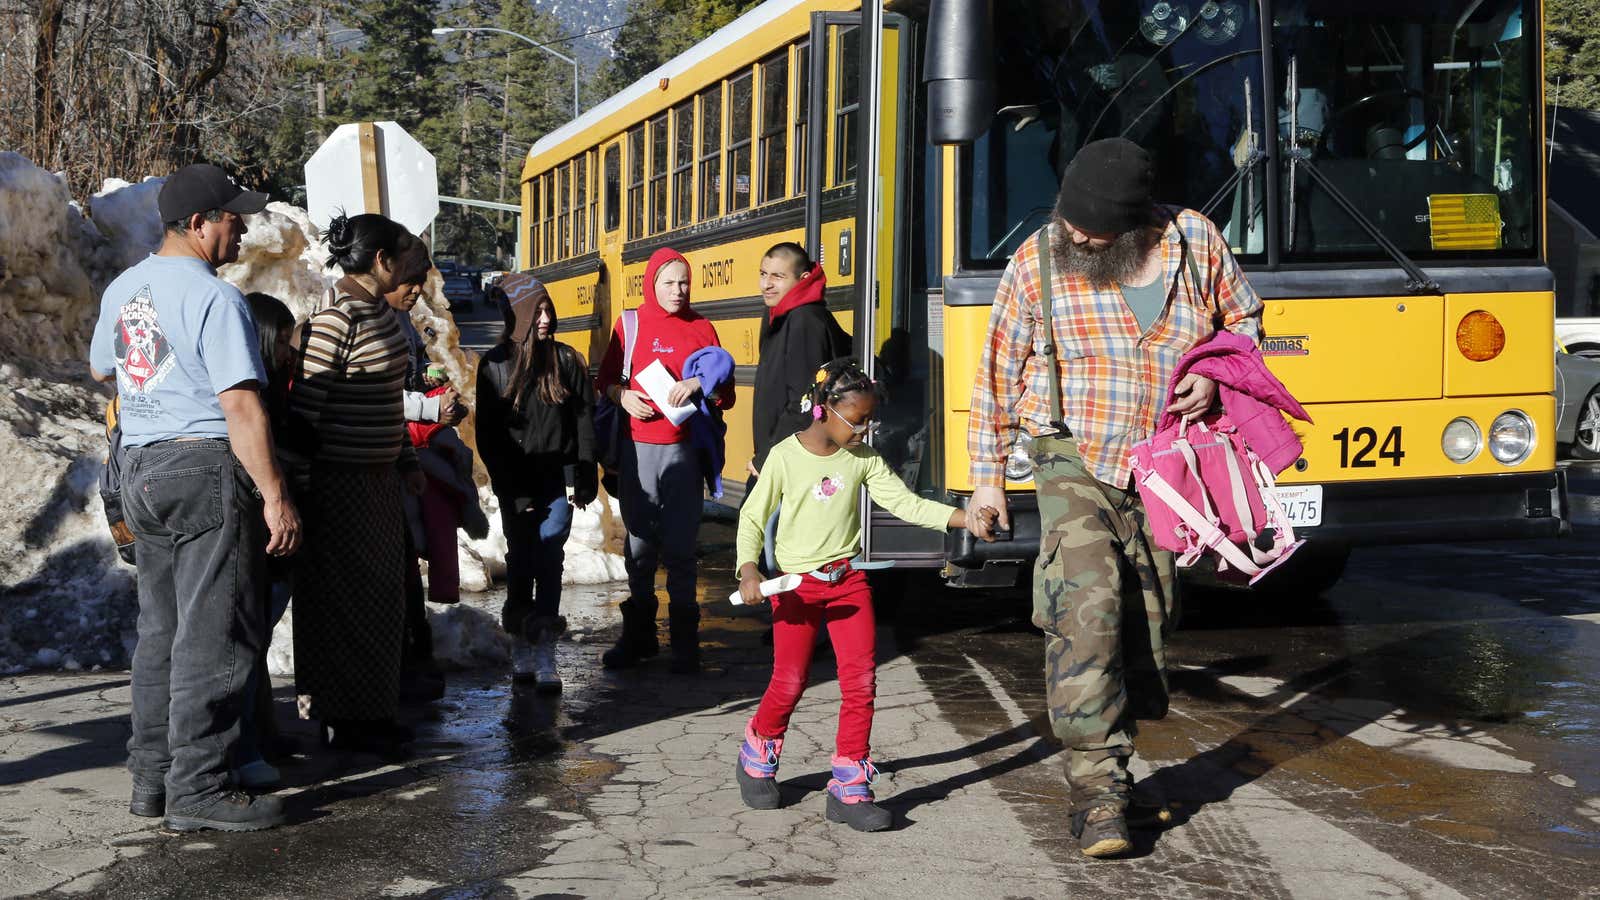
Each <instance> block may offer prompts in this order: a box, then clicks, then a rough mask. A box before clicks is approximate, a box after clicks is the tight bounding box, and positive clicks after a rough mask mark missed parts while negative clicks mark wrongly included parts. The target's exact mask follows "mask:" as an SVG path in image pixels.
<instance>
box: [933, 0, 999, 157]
mask: <svg viewBox="0 0 1600 900" xmlns="http://www.w3.org/2000/svg"><path fill="white" fill-rule="evenodd" d="M993 23H994V0H932V3H931V5H930V7H929V10H928V52H927V55H926V56H925V57H924V58H923V68H922V81H923V83H924V84H926V85H927V86H928V141H929V143H932V144H941V145H942V144H968V143H971V142H972V141H973V140H974V139H976V138H977V137H978V136H979V135H981V134H983V133H984V132H985V131H988V130H989V122H990V120H991V119H992V118H993V117H994V93H995V89H994V24H993Z"/></svg>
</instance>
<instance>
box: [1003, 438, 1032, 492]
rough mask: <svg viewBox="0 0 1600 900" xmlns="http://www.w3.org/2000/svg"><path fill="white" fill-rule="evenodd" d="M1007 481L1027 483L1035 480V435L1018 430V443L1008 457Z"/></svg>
mask: <svg viewBox="0 0 1600 900" xmlns="http://www.w3.org/2000/svg"><path fill="white" fill-rule="evenodd" d="M1006 480H1007V481H1015V482H1019V483H1020V482H1027V481H1032V480H1033V435H1031V434H1029V433H1027V432H1026V431H1022V430H1021V429H1018V431H1017V442H1016V444H1015V445H1013V446H1012V448H1011V455H1010V456H1007V457H1006Z"/></svg>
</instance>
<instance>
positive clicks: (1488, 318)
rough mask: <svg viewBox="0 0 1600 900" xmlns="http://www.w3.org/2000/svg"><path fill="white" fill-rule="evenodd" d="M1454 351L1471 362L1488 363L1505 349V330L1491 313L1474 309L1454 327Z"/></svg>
mask: <svg viewBox="0 0 1600 900" xmlns="http://www.w3.org/2000/svg"><path fill="white" fill-rule="evenodd" d="M1456 349H1457V350H1459V351H1461V355H1462V356H1465V357H1466V358H1467V359H1470V360H1472V361H1473V362H1488V361H1489V360H1491V359H1494V358H1495V357H1497V356H1499V355H1500V352H1501V351H1502V350H1504V349H1506V329H1505V327H1504V326H1502V325H1501V324H1500V320H1499V319H1496V318H1495V317H1494V316H1493V315H1492V314H1491V313H1488V312H1485V311H1484V310H1481V309H1475V310H1473V311H1472V312H1469V313H1467V314H1466V315H1464V316H1462V317H1461V322H1460V324H1458V325H1456Z"/></svg>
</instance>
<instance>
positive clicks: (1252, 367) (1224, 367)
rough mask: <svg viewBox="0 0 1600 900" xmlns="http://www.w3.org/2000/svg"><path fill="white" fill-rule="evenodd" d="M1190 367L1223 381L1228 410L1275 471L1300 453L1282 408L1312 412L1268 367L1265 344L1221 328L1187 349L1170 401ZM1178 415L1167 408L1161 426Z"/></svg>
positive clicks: (1302, 415)
mask: <svg viewBox="0 0 1600 900" xmlns="http://www.w3.org/2000/svg"><path fill="white" fill-rule="evenodd" d="M1190 372H1193V373H1195V374H1196V375H1204V376H1205V377H1207V378H1210V379H1211V380H1212V381H1215V382H1216V383H1217V394H1218V395H1219V396H1220V397H1221V398H1222V410H1223V412H1225V413H1227V414H1228V418H1230V419H1232V420H1233V424H1234V425H1235V426H1236V427H1237V428H1238V429H1239V436H1240V437H1242V438H1244V442H1245V444H1246V445H1247V446H1249V447H1250V449H1252V450H1254V451H1255V452H1256V455H1257V456H1259V457H1261V460H1262V461H1263V462H1265V463H1266V464H1267V466H1268V467H1269V468H1271V469H1272V473H1273V474H1274V475H1276V474H1278V473H1279V472H1282V471H1283V470H1284V469H1287V468H1289V466H1291V465H1293V464H1294V461H1295V460H1297V459H1299V458H1300V453H1301V451H1302V450H1303V449H1304V447H1303V446H1302V445H1301V443H1300V438H1299V437H1297V436H1295V433H1294V429H1293V428H1291V427H1290V426H1289V422H1288V421H1287V420H1286V419H1284V417H1283V415H1282V413H1288V414H1289V415H1291V416H1294V417H1295V418H1296V419H1299V420H1300V421H1302V422H1310V421H1311V416H1310V415H1309V414H1308V413H1307V412H1306V410H1305V407H1303V406H1301V405H1300V401H1298V400H1296V399H1294V395H1292V394H1290V393H1289V389H1288V388H1286V387H1284V386H1283V382H1281V381H1279V380H1278V378H1277V376H1276V375H1273V374H1272V373H1271V372H1270V371H1268V370H1267V364H1266V362H1265V361H1264V360H1263V359H1262V358H1261V348H1259V347H1257V346H1256V343H1255V341H1253V340H1251V339H1250V338H1247V337H1244V336H1242V335H1237V334H1234V333H1233V332H1231V331H1218V332H1217V333H1216V334H1213V335H1212V336H1211V337H1210V338H1209V339H1208V340H1206V341H1205V342H1204V343H1201V344H1199V345H1197V346H1195V347H1194V348H1193V349H1191V350H1190V351H1189V352H1188V353H1185V354H1184V355H1183V358H1182V359H1180V360H1178V368H1177V371H1175V372H1173V373H1172V382H1171V384H1169V385H1168V386H1167V402H1168V403H1169V404H1170V403H1171V402H1172V398H1173V396H1174V395H1175V393H1176V390H1175V389H1176V388H1177V386H1178V382H1179V381H1182V380H1183V376H1185V375H1188V374H1189V373H1190ZM1280 411H1281V412H1280ZM1177 420H1178V417H1177V416H1175V415H1173V414H1172V413H1170V412H1166V413H1162V415H1161V423H1160V425H1159V426H1158V428H1157V430H1158V431H1159V430H1160V429H1162V428H1166V427H1167V426H1168V425H1170V424H1171V423H1173V422H1176V421H1177Z"/></svg>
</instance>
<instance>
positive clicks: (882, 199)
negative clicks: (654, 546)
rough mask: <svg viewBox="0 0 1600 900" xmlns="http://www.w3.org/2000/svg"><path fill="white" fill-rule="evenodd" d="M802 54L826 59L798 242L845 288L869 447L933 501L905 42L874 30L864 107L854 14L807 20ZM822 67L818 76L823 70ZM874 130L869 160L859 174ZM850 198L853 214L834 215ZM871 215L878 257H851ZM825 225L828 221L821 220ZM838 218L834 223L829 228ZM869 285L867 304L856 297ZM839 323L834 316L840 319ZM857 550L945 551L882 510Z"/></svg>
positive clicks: (930, 558) (906, 32) (904, 30)
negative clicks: (876, 50) (912, 238)
mask: <svg viewBox="0 0 1600 900" xmlns="http://www.w3.org/2000/svg"><path fill="white" fill-rule="evenodd" d="M811 34H812V46H813V47H823V48H825V53H823V54H819V55H818V56H817V62H818V63H819V64H817V65H813V66H812V67H811V70H810V85H809V90H810V95H809V96H810V98H811V99H812V103H811V111H810V120H811V121H812V122H814V123H817V124H818V126H819V127H814V128H811V129H810V130H809V132H808V133H807V143H808V146H807V148H806V155H807V159H808V161H809V163H810V166H809V173H808V177H807V180H808V183H810V184H818V183H820V184H822V185H823V190H822V191H821V192H820V194H819V192H808V193H807V197H808V200H810V198H812V197H817V200H816V201H813V202H808V205H807V208H806V238H807V243H808V246H811V247H816V248H818V249H819V251H820V255H821V258H822V259H823V261H824V267H825V268H826V269H827V270H828V278H829V285H830V286H833V287H838V286H842V285H846V284H847V285H849V286H850V287H851V288H852V292H851V296H852V298H853V299H852V303H851V311H850V315H849V319H850V323H849V324H850V330H851V333H852V335H853V336H854V353H855V355H856V357H857V358H858V359H860V360H861V361H862V362H863V364H864V365H865V366H866V367H867V371H868V372H869V373H870V374H871V375H872V376H873V378H874V379H876V380H877V381H878V383H879V384H880V385H881V386H882V390H883V398H882V402H881V404H880V406H879V409H878V418H879V422H880V427H879V431H878V433H877V435H876V436H875V437H874V438H873V439H872V442H873V445H874V446H875V447H876V448H877V450H878V452H879V453H880V454H882V455H883V458H884V460H885V461H886V462H887V463H888V464H889V466H890V468H892V469H894V470H895V472H896V473H897V474H898V475H899V476H900V477H901V479H902V480H904V481H905V483H906V484H907V485H908V486H909V487H911V488H912V489H913V490H918V489H924V488H926V489H928V490H931V489H932V485H931V476H932V474H933V470H932V466H931V465H929V464H928V463H927V451H928V448H929V446H930V443H931V442H930V440H929V435H930V431H931V429H933V428H935V427H937V423H935V422H931V421H930V418H929V416H928V410H929V409H930V395H929V384H930V380H929V377H928V371H929V367H930V353H931V350H930V348H929V346H928V337H927V335H928V327H927V305H926V303H925V302H923V303H914V302H912V298H913V296H920V295H915V294H914V293H913V289H912V288H913V285H912V279H911V277H910V275H911V271H910V270H911V255H910V253H909V252H908V244H909V241H908V237H907V234H906V226H907V224H908V220H909V216H908V215H907V214H906V212H907V209H908V204H907V202H906V201H907V197H908V196H909V190H910V189H909V185H911V184H913V183H914V182H913V181H912V179H911V171H910V162H909V161H910V160H911V159H912V158H913V156H914V155H915V153H914V151H915V149H916V148H915V147H914V146H913V141H912V134H913V132H914V131H915V129H914V127H913V126H914V122H915V117H914V116H913V115H912V105H913V102H914V95H913V93H912V91H911V88H912V87H913V86H914V85H915V83H916V82H915V79H914V78H913V77H912V60H913V59H914V56H913V51H914V48H913V46H912V45H913V41H914V35H913V31H912V29H911V27H910V25H909V22H908V20H906V19H905V17H903V16H900V15H897V14H894V13H885V14H884V15H883V20H882V28H881V29H880V38H879V39H880V40H881V46H882V51H881V62H880V66H881V68H880V77H879V79H878V81H877V85H878V89H877V90H876V91H874V92H872V93H871V94H870V95H868V94H867V93H866V92H864V91H863V90H862V86H863V85H867V84H870V83H871V82H870V79H869V78H868V77H867V76H866V72H867V67H868V65H869V56H870V53H871V49H872V48H871V46H870V44H869V42H868V41H866V40H865V39H864V38H865V35H864V34H863V31H862V27H861V16H860V15H859V14H856V13H849V14H841V13H819V14H817V15H814V16H813V17H812V30H811ZM824 61H825V63H826V64H825V65H824V64H822V63H823V62H824ZM874 123H876V128H877V133H878V141H877V156H876V158H875V159H873V160H872V161H871V162H870V163H868V164H863V162H862V161H863V160H866V159H868V157H869V154H870V152H871V150H870V147H871V143H872V142H871V138H872V134H871V133H870V131H869V129H870V128H872V127H873V126H874ZM845 191H848V192H849V195H850V196H851V199H852V200H853V204H852V208H846V209H841V208H840V206H839V205H838V204H839V203H840V202H841V201H843V200H844V199H845V197H844V192H845ZM869 203H873V204H876V205H877V210H876V212H877V223H878V227H877V235H876V241H875V243H876V252H875V253H874V254H873V256H874V258H873V259H867V258H865V257H864V256H862V255H861V252H860V249H859V248H861V247H862V246H864V245H865V243H866V242H863V241H861V240H860V233H859V229H858V223H859V222H860V221H864V220H866V219H867V218H868V216H867V213H868V209H867V207H866V204H869ZM830 213H834V215H830ZM838 213H844V215H843V216H842V217H836V216H837V215H838ZM867 278H872V279H874V280H875V282H876V291H875V292H874V296H873V298H872V300H871V303H872V308H871V309H868V308H866V304H867V302H868V301H867V300H866V298H865V297H864V296H863V295H864V293H865V292H864V291H862V290H861V289H860V286H861V285H863V284H864V279H867ZM840 318H841V321H843V320H844V318H845V317H844V316H841V317H840ZM866 514H867V515H868V516H869V519H868V522H867V527H866V528H864V529H863V549H864V550H865V551H866V553H867V555H868V556H869V558H872V559H898V560H904V561H906V562H907V563H911V564H915V562H917V561H921V562H925V563H926V564H928V565H936V564H937V562H938V561H939V559H941V558H942V554H943V545H942V543H941V541H940V538H939V536H938V535H937V534H935V533H934V532H931V531H926V530H925V529H919V528H916V527H914V526H907V525H904V523H901V522H900V521H899V520H898V519H895V518H893V517H892V516H889V515H887V514H886V513H884V512H883V511H881V510H877V511H869V512H867V513H866Z"/></svg>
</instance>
